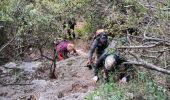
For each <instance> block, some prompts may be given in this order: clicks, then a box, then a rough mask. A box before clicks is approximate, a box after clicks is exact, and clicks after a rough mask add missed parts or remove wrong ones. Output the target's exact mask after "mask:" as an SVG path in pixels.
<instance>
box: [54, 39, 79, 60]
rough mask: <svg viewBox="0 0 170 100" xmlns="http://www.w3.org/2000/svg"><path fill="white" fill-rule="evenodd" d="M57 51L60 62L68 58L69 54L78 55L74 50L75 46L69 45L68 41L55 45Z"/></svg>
mask: <svg viewBox="0 0 170 100" xmlns="http://www.w3.org/2000/svg"><path fill="white" fill-rule="evenodd" d="M55 49H56V52H57V58H58V60H59V61H60V60H63V59H66V58H68V54H69V53H74V54H77V52H76V50H75V48H74V44H72V43H69V42H68V41H66V40H62V41H60V42H58V43H55Z"/></svg>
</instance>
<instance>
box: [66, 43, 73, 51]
mask: <svg viewBox="0 0 170 100" xmlns="http://www.w3.org/2000/svg"><path fill="white" fill-rule="evenodd" d="M67 50H68V51H70V52H71V51H73V50H74V44H71V43H69V44H68V45H67Z"/></svg>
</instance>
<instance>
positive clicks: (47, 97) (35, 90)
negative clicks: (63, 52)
mask: <svg viewBox="0 0 170 100" xmlns="http://www.w3.org/2000/svg"><path fill="white" fill-rule="evenodd" d="M84 61H85V57H83V56H77V57H71V58H69V59H66V60H63V61H60V62H58V63H57V68H56V72H55V74H56V75H57V76H58V78H57V79H53V80H51V79H49V78H48V74H49V68H48V67H46V65H45V64H44V63H42V64H41V65H40V64H38V65H36V62H30V64H31V66H33V64H32V63H34V64H35V68H34V69H35V71H32V70H31V71H30V72H29V71H28V70H26V71H24V70H22V71H21V72H19V73H26V72H27V73H28V75H27V76H32V77H31V78H30V79H32V80H27V81H26V80H25V81H24V80H23V81H22V82H27V83H31V85H23V86H20V85H8V86H2V85H0V90H1V91H0V100H27V99H28V98H29V97H30V95H33V96H34V97H35V98H36V100H83V98H84V96H85V95H86V94H87V93H88V92H89V91H91V90H93V89H94V88H95V86H94V84H93V82H92V70H89V69H88V68H86V67H84ZM37 63H40V62H37ZM20 65H22V66H23V67H22V68H25V67H24V65H23V64H16V65H15V66H20ZM28 65H29V64H27V67H28ZM15 66H14V67H15ZM6 67H8V66H6ZM33 67H34V66H33ZM1 68H2V67H1ZM19 68H20V67H19ZM4 79H5V80H8V79H9V78H4Z"/></svg>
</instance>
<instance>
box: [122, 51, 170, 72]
mask: <svg viewBox="0 0 170 100" xmlns="http://www.w3.org/2000/svg"><path fill="white" fill-rule="evenodd" d="M129 54H130V55H132V56H133V57H135V58H136V59H137V60H138V61H129V62H125V63H123V64H134V65H141V66H143V67H145V68H147V69H151V70H155V71H158V72H161V73H164V74H168V75H170V70H166V69H163V68H161V67H160V66H156V65H153V64H151V63H148V62H147V61H145V60H143V59H141V58H139V57H138V56H137V55H136V54H134V53H129Z"/></svg>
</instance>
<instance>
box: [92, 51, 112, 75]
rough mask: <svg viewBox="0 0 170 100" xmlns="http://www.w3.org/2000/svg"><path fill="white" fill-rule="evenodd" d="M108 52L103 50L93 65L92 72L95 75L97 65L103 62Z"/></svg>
mask: <svg viewBox="0 0 170 100" xmlns="http://www.w3.org/2000/svg"><path fill="white" fill-rule="evenodd" d="M108 55H109V54H108V53H107V52H106V51H105V52H104V53H103V54H102V55H101V56H100V57H99V59H97V61H96V63H95V65H94V68H95V69H94V74H95V76H96V75H97V74H98V69H99V65H100V64H101V63H103V61H104V60H105V59H106V57H107V56H108Z"/></svg>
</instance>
